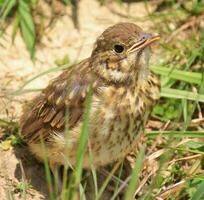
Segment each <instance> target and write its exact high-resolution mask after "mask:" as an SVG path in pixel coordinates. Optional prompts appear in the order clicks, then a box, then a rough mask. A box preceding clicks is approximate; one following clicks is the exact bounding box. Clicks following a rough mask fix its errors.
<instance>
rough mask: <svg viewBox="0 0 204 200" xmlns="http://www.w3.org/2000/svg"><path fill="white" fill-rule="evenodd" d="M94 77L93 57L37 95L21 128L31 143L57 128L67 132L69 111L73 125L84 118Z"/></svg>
mask: <svg viewBox="0 0 204 200" xmlns="http://www.w3.org/2000/svg"><path fill="white" fill-rule="evenodd" d="M93 81H94V76H93V75H92V74H91V72H90V67H89V59H87V60H85V61H82V62H81V63H79V64H78V65H76V66H73V67H71V68H68V69H67V70H66V71H64V72H63V73H62V74H61V75H60V76H58V77H57V78H56V79H54V80H53V81H52V82H51V84H49V85H48V87H47V88H45V89H44V90H43V91H42V93H41V94H40V95H39V96H37V97H36V98H35V99H34V100H33V102H31V104H30V106H27V109H26V110H25V111H24V114H23V116H22V118H21V132H22V136H23V139H24V140H25V141H26V142H27V143H31V142H32V143H33V142H38V141H40V139H41V137H42V139H43V140H45V141H46V140H49V136H50V134H52V133H53V132H54V131H60V132H63V130H64V127H65V113H68V125H69V129H71V128H73V127H74V126H76V124H77V123H78V122H79V121H80V120H81V118H82V116H83V112H84V107H85V99H86V94H87V90H88V86H89V85H90V84H91V83H92V82H93Z"/></svg>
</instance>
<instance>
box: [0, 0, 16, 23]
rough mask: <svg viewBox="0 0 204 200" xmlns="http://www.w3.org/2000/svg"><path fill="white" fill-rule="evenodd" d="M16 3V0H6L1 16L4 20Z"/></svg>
mask: <svg viewBox="0 0 204 200" xmlns="http://www.w3.org/2000/svg"><path fill="white" fill-rule="evenodd" d="M15 5H16V0H6V1H5V2H4V4H3V6H2V9H1V15H2V16H1V18H2V19H3V20H4V19H5V18H6V17H7V15H8V14H9V13H10V11H11V9H12V8H13V7H14V6H15Z"/></svg>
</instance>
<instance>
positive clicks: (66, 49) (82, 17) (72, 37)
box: [0, 0, 154, 200]
mask: <svg viewBox="0 0 204 200" xmlns="http://www.w3.org/2000/svg"><path fill="white" fill-rule="evenodd" d="M41 6H42V8H41V9H43V10H44V12H47V15H49V14H50V11H49V8H48V7H46V5H45V3H43V2H42V3H41ZM153 7H154V5H151V7H149V8H148V9H149V10H151V9H153ZM59 9H60V8H59ZM113 11H114V12H117V13H121V14H124V15H127V16H128V15H129V16H131V18H124V17H122V16H119V15H118V14H115V13H114V12H113ZM70 15H71V10H70V7H67V8H65V7H64V8H63V9H62V13H61V15H60V16H59V15H58V16H57V17H56V19H55V20H54V23H53V24H52V26H50V27H48V28H47V29H46V31H45V33H44V34H43V37H42V38H41V41H40V43H39V44H38V45H37V47H36V60H35V62H32V61H31V60H30V56H29V53H28V52H27V50H26V48H25V45H24V42H23V41H22V38H21V37H20V34H19V33H18V34H17V36H16V39H15V42H14V44H12V41H11V33H12V26H10V27H8V29H7V30H6V34H4V36H3V37H1V38H0V119H7V120H8V119H9V120H14V121H18V119H19V116H20V114H21V106H22V104H23V102H25V100H28V99H30V98H31V97H32V96H33V95H35V94H36V93H28V94H24V95H23V94H21V95H15V96H10V97H8V95H7V94H8V92H12V91H16V90H18V89H19V88H20V87H21V86H22V84H23V83H25V82H26V81H27V80H29V79H30V78H31V77H33V76H35V75H37V74H39V73H41V72H43V71H45V70H47V69H50V68H52V67H55V66H56V65H55V64H54V62H55V60H56V59H62V58H63V57H64V56H65V55H68V56H69V58H70V60H71V62H75V61H79V60H81V59H83V58H86V57H88V56H89V55H90V54H91V50H92V44H93V43H94V41H95V39H96V37H97V36H98V35H99V34H100V33H101V32H102V31H103V30H104V29H105V28H106V27H107V26H109V25H112V24H114V23H117V22H123V21H129V22H135V23H137V24H138V25H140V26H142V27H143V29H145V30H153V28H152V27H154V25H153V24H151V22H150V21H136V20H132V17H135V18H136V17H143V16H146V15H147V9H146V7H145V5H144V3H132V4H131V5H129V6H128V5H126V4H125V5H123V6H121V5H119V4H116V3H111V4H109V7H106V6H100V5H99V3H98V2H97V1H96V0H81V2H80V7H79V22H80V31H78V30H76V29H75V28H74V26H73V22H72V19H71V17H70ZM57 73H58V72H57ZM53 76H56V72H55V73H49V74H46V75H44V76H42V77H40V78H38V79H37V80H35V81H32V82H31V83H30V84H28V85H27V86H26V88H25V89H34V88H42V87H44V86H46V84H47V83H48V80H49V79H50V78H51V77H53ZM30 158H32V156H30V154H29V152H28V151H27V150H25V149H22V148H20V147H19V148H15V149H14V148H13V147H10V148H8V149H2V148H0V199H1V200H5V199H9V193H10V192H11V193H13V194H14V196H15V199H16V200H18V199H22V196H21V190H20V189H19V187H20V183H21V182H22V180H23V179H26V180H27V181H28V183H29V185H30V186H32V187H29V188H30V189H28V193H27V196H26V199H28V200H29V199H34V200H38V199H48V194H47V188H46V185H47V184H46V181H45V178H44V174H43V167H42V165H41V164H39V163H37V162H36V161H33V160H32V159H30ZM22 172H23V173H22Z"/></svg>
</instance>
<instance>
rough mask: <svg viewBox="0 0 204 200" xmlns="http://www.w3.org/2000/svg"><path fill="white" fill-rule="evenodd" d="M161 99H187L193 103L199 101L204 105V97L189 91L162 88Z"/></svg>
mask: <svg viewBox="0 0 204 200" xmlns="http://www.w3.org/2000/svg"><path fill="white" fill-rule="evenodd" d="M161 97H166V98H175V99H186V100H192V101H198V102H203V103H204V95H203V94H198V93H194V92H189V91H183V90H177V89H172V88H162V89H161Z"/></svg>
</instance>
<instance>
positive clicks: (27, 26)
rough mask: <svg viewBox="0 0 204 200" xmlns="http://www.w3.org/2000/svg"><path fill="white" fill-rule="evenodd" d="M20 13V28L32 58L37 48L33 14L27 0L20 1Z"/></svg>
mask: <svg viewBox="0 0 204 200" xmlns="http://www.w3.org/2000/svg"><path fill="white" fill-rule="evenodd" d="M18 13H19V16H20V29H21V33H22V36H23V39H24V41H25V44H26V47H27V49H28V51H29V52H30V55H31V58H32V59H33V58H34V50H35V40H36V34H35V26H34V23H33V18H32V15H31V9H30V6H29V4H28V3H27V2H26V1H25V0H21V1H19V6H18Z"/></svg>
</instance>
